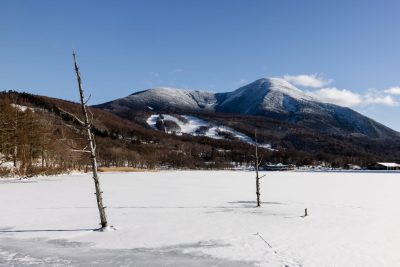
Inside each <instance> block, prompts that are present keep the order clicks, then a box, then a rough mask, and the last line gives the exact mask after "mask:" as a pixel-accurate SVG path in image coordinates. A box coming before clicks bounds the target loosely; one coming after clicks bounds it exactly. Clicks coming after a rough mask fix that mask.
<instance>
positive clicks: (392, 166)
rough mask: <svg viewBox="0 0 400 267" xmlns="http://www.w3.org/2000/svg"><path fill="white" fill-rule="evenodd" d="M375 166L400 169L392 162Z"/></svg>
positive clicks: (399, 165) (399, 166)
mask: <svg viewBox="0 0 400 267" xmlns="http://www.w3.org/2000/svg"><path fill="white" fill-rule="evenodd" d="M377 164H379V165H382V166H385V167H387V168H400V164H397V163H394V162H377Z"/></svg>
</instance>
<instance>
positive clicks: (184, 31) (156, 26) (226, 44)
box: [0, 0, 400, 131]
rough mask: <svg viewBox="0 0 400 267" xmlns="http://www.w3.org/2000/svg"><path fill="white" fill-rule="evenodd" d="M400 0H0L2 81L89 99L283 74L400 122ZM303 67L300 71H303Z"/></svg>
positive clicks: (232, 84)
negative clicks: (75, 60) (79, 80)
mask: <svg viewBox="0 0 400 267" xmlns="http://www.w3.org/2000/svg"><path fill="white" fill-rule="evenodd" d="M399 13H400V1H368V0H365V1H328V0H326V1H324V0H321V1H311V0H310V1H300V0H299V1H285V0H281V1H273V0H271V1H267V0H265V1H256V0H246V1H245V0H242V1H241V0H235V1H232V0H225V1H224V0H201V1H200V0H198V1H194V0H179V1H177V0H168V1H167V0H159V1H156V0H143V1H133V0H132V1H88V0H87V1H41V0H37V1H16V0H10V1H8V0H1V1H0V32H1V37H0V90H3V89H4V90H6V89H16V90H20V91H27V92H31V93H37V94H42V95H49V96H53V97H60V98H64V99H69V100H78V95H77V90H76V83H75V76H74V73H73V70H72V62H71V61H72V59H71V50H72V48H74V49H76V50H77V53H78V57H79V63H80V66H81V70H82V74H83V79H84V80H83V81H84V86H85V87H86V88H87V91H88V93H91V94H92V100H91V104H98V103H102V102H105V101H109V100H112V99H115V98H118V97H123V96H126V95H129V94H131V93H133V92H135V91H138V90H144V89H147V88H150V87H156V86H169V87H178V88H193V89H205V90H212V91H217V92H222V91H231V90H234V89H236V88H238V87H239V86H241V85H244V84H246V83H248V82H251V81H254V80H256V79H258V78H261V77H270V76H274V77H285V78H286V79H287V80H289V81H291V82H292V83H295V84H296V85H297V86H298V87H299V88H300V89H302V90H305V91H307V92H310V93H311V94H313V95H314V96H316V97H319V98H321V99H322V100H324V101H328V102H334V103H338V104H343V105H347V106H351V107H352V108H353V109H355V110H357V111H360V112H361V113H363V114H365V115H367V116H370V117H372V118H374V119H376V120H377V121H379V122H382V123H384V124H385V125H388V126H389V127H392V128H393V129H396V130H399V131H400V120H399V119H398V118H399V117H400V106H399V102H400V88H399V86H400V20H399V17H398V14H399ZM300 75H302V76H300Z"/></svg>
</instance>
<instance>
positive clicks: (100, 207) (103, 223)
mask: <svg viewBox="0 0 400 267" xmlns="http://www.w3.org/2000/svg"><path fill="white" fill-rule="evenodd" d="M72 55H73V57H74V67H75V72H76V76H77V80H78V87H79V95H80V101H81V108H82V114H83V117H84V122H83V123H84V126H85V128H86V134H87V141H88V146H89V149H90V158H91V163H92V171H93V180H94V185H95V189H96V193H95V194H96V200H97V207H98V210H99V215H100V224H101V227H102V228H106V227H107V226H108V222H107V216H106V212H105V207H104V205H103V196H102V193H103V192H102V191H101V188H100V180H99V176H98V174H97V161H96V145H95V141H94V136H93V134H92V131H91V126H92V125H91V121H90V120H89V117H88V113H87V109H86V103H85V98H84V94H83V88H82V80H81V75H80V72H79V67H78V64H77V62H76V55H75V52H74V53H73V54H72Z"/></svg>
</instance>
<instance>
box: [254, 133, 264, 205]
mask: <svg viewBox="0 0 400 267" xmlns="http://www.w3.org/2000/svg"><path fill="white" fill-rule="evenodd" d="M254 141H255V160H254V162H255V164H254V165H255V166H254V167H255V171H256V196H257V207H261V200H260V195H261V193H260V180H261V178H263V177H264V176H265V175H263V176H261V177H260V175H259V168H260V165H261V162H262V159H263V155H260V152H259V151H258V141H257V131H255V132H254Z"/></svg>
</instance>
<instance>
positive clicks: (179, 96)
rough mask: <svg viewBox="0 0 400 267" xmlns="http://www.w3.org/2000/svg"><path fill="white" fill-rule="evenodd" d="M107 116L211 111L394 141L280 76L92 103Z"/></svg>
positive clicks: (380, 128)
mask: <svg viewBox="0 0 400 267" xmlns="http://www.w3.org/2000/svg"><path fill="white" fill-rule="evenodd" d="M97 107H100V108H102V109H105V110H108V111H111V112H113V113H117V114H121V113H123V112H135V111H153V112H174V113H184V112H186V113H187V112H196V113H198V112H208V113H210V112H216V113H236V114H241V115H256V116H265V117H268V118H272V119H276V120H279V121H285V122H289V123H293V124H298V125H302V126H306V127H310V128H315V129H318V130H320V131H323V132H328V133H332V134H345V135H348V134H353V135H363V136H368V137H373V138H387V137H398V136H399V134H398V133H397V132H395V131H393V130H391V129H390V128H388V127H386V126H384V125H382V124H380V123H378V122H376V121H374V120H372V119H370V118H367V117H365V116H363V115H361V114H360V113H358V112H356V111H354V110H352V109H350V108H346V107H341V106H337V105H334V104H328V103H322V102H320V101H318V100H316V99H314V98H313V97H311V96H310V95H308V94H306V93H304V92H303V91H301V90H299V89H298V88H296V87H295V86H293V85H292V84H290V83H288V82H287V81H285V80H283V79H280V78H263V79H259V80H256V81H254V82H252V83H250V84H248V85H245V86H243V87H241V88H239V89H237V90H235V91H233V92H227V93H212V92H205V91H194V90H184V89H172V88H155V89H149V90H145V91H141V92H137V93H134V94H132V95H129V96H127V97H124V98H120V99H117V100H114V101H111V102H107V103H104V104H101V105H98V106H97Z"/></svg>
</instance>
